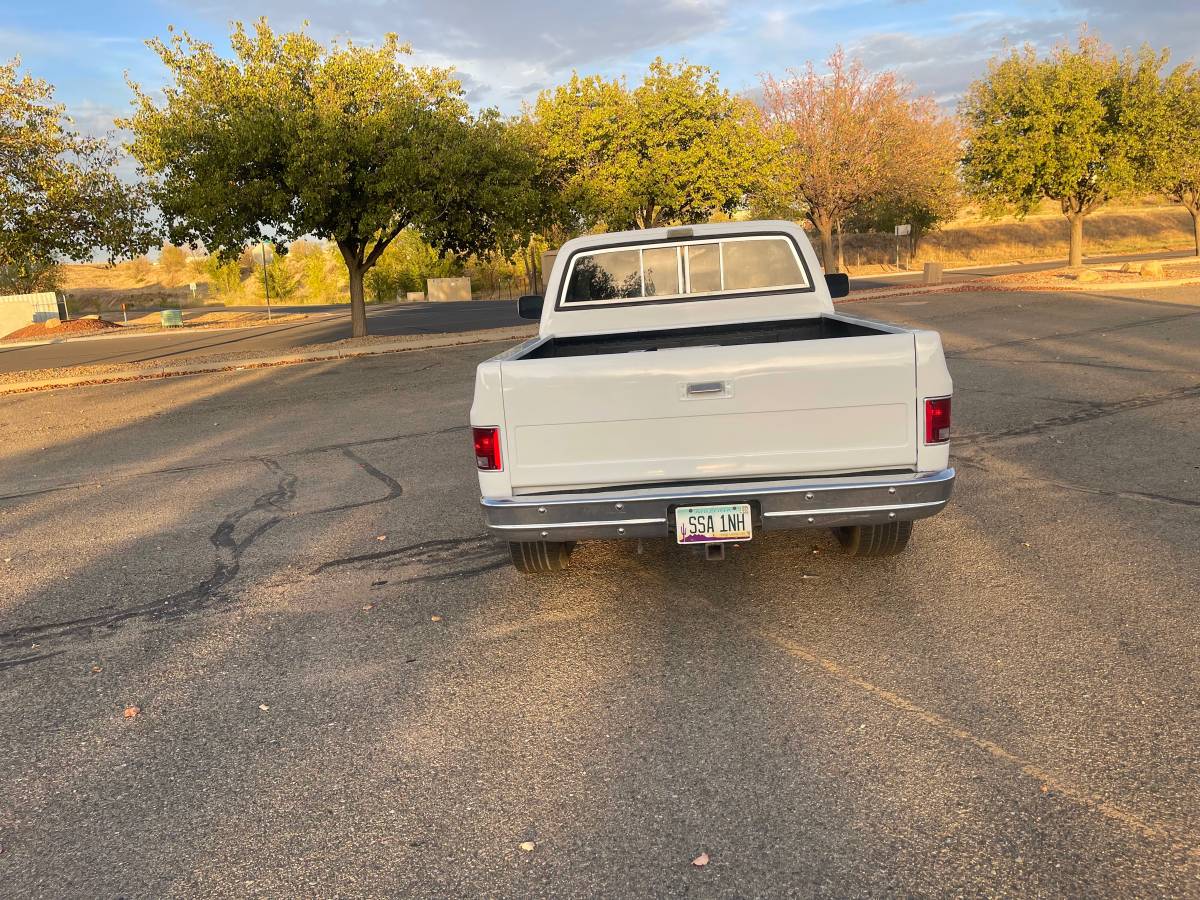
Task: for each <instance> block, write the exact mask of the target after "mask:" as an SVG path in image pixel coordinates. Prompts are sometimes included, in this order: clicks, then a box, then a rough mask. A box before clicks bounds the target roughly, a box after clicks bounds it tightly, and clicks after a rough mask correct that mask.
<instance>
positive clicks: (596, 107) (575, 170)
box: [527, 58, 764, 228]
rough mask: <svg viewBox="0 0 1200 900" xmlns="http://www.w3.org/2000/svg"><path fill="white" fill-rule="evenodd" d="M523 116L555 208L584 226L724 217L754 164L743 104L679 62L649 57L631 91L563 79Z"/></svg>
mask: <svg viewBox="0 0 1200 900" xmlns="http://www.w3.org/2000/svg"><path fill="white" fill-rule="evenodd" d="M527 117H528V118H529V120H531V121H532V123H534V125H535V126H536V129H537V130H538V131H540V133H541V136H540V145H541V150H542V153H543V154H544V157H543V158H544V159H545V160H546V161H547V162H548V163H549V165H550V167H551V168H552V169H553V170H554V171H556V172H557V173H559V176H560V179H561V184H562V194H563V197H564V201H563V202H564V203H565V204H566V205H567V206H569V207H571V208H572V209H574V210H575V211H576V212H577V214H578V215H579V216H580V218H581V219H582V220H583V222H585V223H586V224H588V225H591V224H596V223H604V224H605V225H606V226H607V227H610V228H622V227H629V226H636V227H638V228H653V227H655V226H657V225H662V224H664V223H667V222H680V223H691V222H702V221H705V220H707V219H708V218H709V217H710V216H712V215H713V214H714V213H715V212H717V211H722V210H723V211H725V212H732V211H733V210H734V209H736V208H737V207H738V206H739V205H741V204H742V203H743V202H744V201H745V198H746V195H747V193H748V192H749V191H750V190H751V188H752V187H753V186H754V185H755V184H756V183H757V178H758V172H759V168H760V164H761V162H762V160H763V158H764V154H763V152H762V141H761V135H760V133H759V131H758V129H757V128H755V127H754V116H753V105H752V104H750V103H749V102H748V101H745V100H742V99H740V98H737V97H734V96H732V95H730V93H729V92H728V91H726V90H724V89H722V88H721V87H720V84H719V83H718V80H717V76H716V73H714V72H713V71H712V70H711V69H708V68H706V67H705V66H696V65H689V64H688V63H686V62H679V63H666V62H663V60H662V59H661V58H660V59H656V60H655V61H654V62H652V63H651V64H650V67H649V70H648V71H647V73H646V76H645V79H644V80H643V81H642V83H641V84H640V85H638V86H637V87H636V88H634V89H633V90H630V89H629V87H628V85H627V84H626V82H625V81H624V80H614V81H605V80H604V79H603V78H601V77H600V76H598V75H594V76H590V77H586V78H581V77H580V76H579V75H578V74H575V75H572V76H571V80H570V81H569V82H568V83H567V84H565V85H561V86H560V87H557V88H555V89H553V90H548V91H543V92H542V93H541V94H540V95H539V96H538V98H537V101H536V102H535V103H534V104H533V107H532V108H531V109H530V110H527Z"/></svg>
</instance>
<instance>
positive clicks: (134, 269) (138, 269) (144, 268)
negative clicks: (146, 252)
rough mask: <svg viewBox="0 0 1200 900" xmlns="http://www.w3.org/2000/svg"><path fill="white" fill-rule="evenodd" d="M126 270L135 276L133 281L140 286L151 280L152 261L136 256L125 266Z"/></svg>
mask: <svg viewBox="0 0 1200 900" xmlns="http://www.w3.org/2000/svg"><path fill="white" fill-rule="evenodd" d="M125 268H126V270H127V271H128V272H129V274H130V275H132V276H133V280H134V281H136V282H138V283H139V284H140V283H142V282H143V281H149V280H150V272H151V271H152V266H151V265H150V260H148V259H146V257H144V256H135V257H134V258H133V259H131V260H130V261H129V262H127V263H126V264H125Z"/></svg>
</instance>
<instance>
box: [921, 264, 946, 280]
mask: <svg viewBox="0 0 1200 900" xmlns="http://www.w3.org/2000/svg"><path fill="white" fill-rule="evenodd" d="M924 283H925V284H941V283H942V264H941V263H940V262H927V263H925V274H924Z"/></svg>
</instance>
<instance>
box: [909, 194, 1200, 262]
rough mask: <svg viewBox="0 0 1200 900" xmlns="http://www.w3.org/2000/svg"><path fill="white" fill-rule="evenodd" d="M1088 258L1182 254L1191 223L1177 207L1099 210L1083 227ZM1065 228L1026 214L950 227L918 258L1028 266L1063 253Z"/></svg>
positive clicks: (1057, 219)
mask: <svg viewBox="0 0 1200 900" xmlns="http://www.w3.org/2000/svg"><path fill="white" fill-rule="evenodd" d="M1083 234H1084V241H1085V245H1084V250H1085V252H1086V253H1087V254H1089V255H1102V254H1110V253H1143V252H1151V251H1156V250H1187V249H1189V248H1190V247H1192V246H1193V236H1192V219H1191V216H1189V215H1188V213H1187V210H1185V209H1183V207H1181V206H1167V207H1151V208H1142V209H1112V210H1100V211H1099V212H1097V213H1094V214H1093V215H1091V216H1088V218H1087V221H1086V222H1085V223H1084V226H1083ZM1069 243H1070V226H1069V224H1068V223H1067V220H1066V218H1065V217H1064V216H1062V215H1061V214H1060V215H1038V216H1036V217H1035V216H1030V217H1028V218H1026V219H1025V220H1024V221H1007V222H1006V221H999V222H994V223H986V224H981V223H976V224H961V225H959V224H952V225H950V226H948V227H947V228H945V229H943V230H942V231H940V232H938V233H937V234H932V235H930V236H929V237H928V238H926V239H925V240H924V241H923V242H922V245H921V248H920V256H921V258H922V259H923V260H931V261H934V262H945V263H965V264H987V263H1007V262H1031V261H1033V260H1037V259H1054V258H1062V257H1065V256H1066V255H1067V249H1068V246H1069Z"/></svg>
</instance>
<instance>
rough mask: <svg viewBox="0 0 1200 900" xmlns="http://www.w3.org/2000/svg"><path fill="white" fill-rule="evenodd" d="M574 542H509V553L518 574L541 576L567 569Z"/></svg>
mask: <svg viewBox="0 0 1200 900" xmlns="http://www.w3.org/2000/svg"><path fill="white" fill-rule="evenodd" d="M574 547H575V542H574V541H509V542H508V552H509V554H510V555H511V556H512V562H513V565H514V566H516V567H517V571H518V572H524V573H525V574H526V575H540V574H543V573H545V572H561V571H562V570H563V569H565V568H566V567H567V563H568V561H569V560H570V558H571V550H572V549H574Z"/></svg>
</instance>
